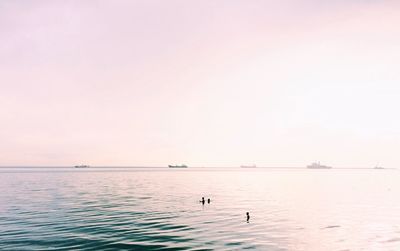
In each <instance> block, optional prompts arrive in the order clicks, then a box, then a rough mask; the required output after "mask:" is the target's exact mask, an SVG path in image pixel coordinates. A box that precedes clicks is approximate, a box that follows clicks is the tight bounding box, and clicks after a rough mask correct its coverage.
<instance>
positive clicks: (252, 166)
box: [240, 165, 257, 168]
mask: <svg viewBox="0 0 400 251" xmlns="http://www.w3.org/2000/svg"><path fill="white" fill-rule="evenodd" d="M240 167H241V168H256V167H257V166H256V165H250V166H240Z"/></svg>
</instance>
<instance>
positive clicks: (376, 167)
mask: <svg viewBox="0 0 400 251" xmlns="http://www.w3.org/2000/svg"><path fill="white" fill-rule="evenodd" d="M374 169H385V168H384V167H381V166H375V167H374Z"/></svg>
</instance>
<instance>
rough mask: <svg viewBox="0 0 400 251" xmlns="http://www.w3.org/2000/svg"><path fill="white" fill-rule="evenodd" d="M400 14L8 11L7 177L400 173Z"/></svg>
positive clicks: (115, 5) (0, 18)
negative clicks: (41, 172)
mask: <svg viewBox="0 0 400 251" xmlns="http://www.w3.org/2000/svg"><path fill="white" fill-rule="evenodd" d="M399 27H400V3H399V2H398V1H378V0H375V1H373V0H369V1H368V0H364V1H362V0H353V1H352V0H347V1H344V0H339V1H327V0H326V1H325V0H319V1H316V0H283V1H272V0H264V1H257V0H252V1H247V0H242V1H234V0H229V1H228V0H226V1H222V0H221V1H204V0H202V1H190V0H180V1H164V0H159V1H152V0H150V1H149V0H142V1H128V0H126V1H122V0H121V1H119V0H118V1H78V0H76V1H57V0H56V1H54V0H51V1H50V0H49V1H15V0H5V1H1V2H0V165H75V164H79V163H84V164H90V165H146V166H166V165H168V164H175V163H185V164H188V165H190V166H210V165H211V166H238V165H242V164H253V163H255V164H257V165H259V166H304V165H306V164H309V162H312V161H318V160H319V161H321V162H324V163H325V164H329V165H332V166H337V167H347V166H357V167H358V166H368V167H369V166H374V165H375V164H376V163H377V162H379V163H380V164H381V165H383V166H385V167H400V154H398V150H399V149H400V118H399V116H398V115H397V113H398V112H397V110H398V108H399V107H400V84H399V81H400V70H399V65H400V28H399Z"/></svg>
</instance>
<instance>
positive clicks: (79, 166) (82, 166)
mask: <svg viewBox="0 0 400 251" xmlns="http://www.w3.org/2000/svg"><path fill="white" fill-rule="evenodd" d="M74 167H75V168H88V167H90V166H88V165H77V166H74Z"/></svg>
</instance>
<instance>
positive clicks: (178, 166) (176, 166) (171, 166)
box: [168, 165, 188, 168]
mask: <svg viewBox="0 0 400 251" xmlns="http://www.w3.org/2000/svg"><path fill="white" fill-rule="evenodd" d="M168 167H169V168H188V166H187V165H168Z"/></svg>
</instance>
